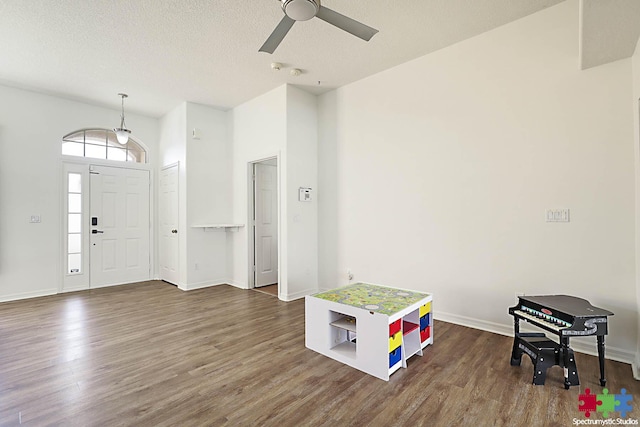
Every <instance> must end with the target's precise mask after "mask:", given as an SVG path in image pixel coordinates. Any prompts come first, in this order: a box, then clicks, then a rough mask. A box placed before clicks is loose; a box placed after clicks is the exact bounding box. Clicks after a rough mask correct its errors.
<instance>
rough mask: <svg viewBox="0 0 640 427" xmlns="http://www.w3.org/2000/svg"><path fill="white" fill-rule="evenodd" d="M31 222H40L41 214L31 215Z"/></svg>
mask: <svg viewBox="0 0 640 427" xmlns="http://www.w3.org/2000/svg"><path fill="white" fill-rule="evenodd" d="M29 222H30V223H32V224H38V223H39V222H40V215H31V218H29Z"/></svg>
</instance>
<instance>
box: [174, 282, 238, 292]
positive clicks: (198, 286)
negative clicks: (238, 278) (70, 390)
mask: <svg viewBox="0 0 640 427" xmlns="http://www.w3.org/2000/svg"><path fill="white" fill-rule="evenodd" d="M226 284H227V281H226V280H216V281H213V282H210V281H207V282H200V283H188V284H180V285H178V289H181V290H183V291H193V290H196V289H203V288H210V287H211V286H219V285H226Z"/></svg>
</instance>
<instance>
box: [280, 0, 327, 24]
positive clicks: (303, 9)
mask: <svg viewBox="0 0 640 427" xmlns="http://www.w3.org/2000/svg"><path fill="white" fill-rule="evenodd" d="M282 10H284V13H285V14H286V15H287V16H288V17H289V18H291V19H293V20H294V21H308V20H309V19H311V18H313V17H314V16H316V13H318V10H320V0H282Z"/></svg>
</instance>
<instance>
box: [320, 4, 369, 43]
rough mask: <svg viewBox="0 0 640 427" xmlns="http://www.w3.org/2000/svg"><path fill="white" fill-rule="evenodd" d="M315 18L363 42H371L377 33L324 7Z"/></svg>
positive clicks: (321, 7)
mask: <svg viewBox="0 0 640 427" xmlns="http://www.w3.org/2000/svg"><path fill="white" fill-rule="evenodd" d="M316 17H318V18H320V19H322V20H323V21H325V22H328V23H329V24H331V25H334V26H336V27H338V28H340V29H341V30H344V31H346V32H347V33H351V34H353V35H354V36H356V37H360V38H361V39H362V40H365V41H369V40H371V37H373V36H374V35H375V34H376V33H377V32H378V30H376V29H375V28H371V27H369V26H368V25H364V24H362V23H360V22H358V21H356V20H355V19H351V18H349V17H346V16H344V15H342V14H340V13H338V12H336V11H334V10H331V9H329V8H326V7H324V6H320V10H318V13H317V14H316Z"/></svg>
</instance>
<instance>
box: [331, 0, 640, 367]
mask: <svg viewBox="0 0 640 427" xmlns="http://www.w3.org/2000/svg"><path fill="white" fill-rule="evenodd" d="M577 8H578V3H577V1H575V0H571V1H568V2H564V3H562V4H559V5H557V6H554V7H551V8H549V9H546V10H544V11H542V12H539V13H537V14H534V15H531V16H528V17H526V18H523V19H521V20H519V21H516V22H514V23H511V24H508V25H505V26H503V27H500V28H498V29H496V30H493V31H490V32H488V33H485V34H482V35H480V36H478V37H475V38H472V39H470V40H467V41H464V42H461V43H459V44H456V45H454V46H452V47H449V48H446V49H443V50H440V51H438V52H435V53H433V54H430V55H428V56H425V57H422V58H419V59H417V60H414V61H411V62H409V63H406V64H404V65H401V66H398V67H396V68H393V69H390V70H388V71H385V72H382V73H379V74H377V75H374V76H372V77H369V78H367V79H364V80H361V81H358V82H356V83H353V84H350V85H347V86H345V87H343V88H340V89H338V90H336V91H335V92H334V93H329V94H326V95H323V96H322V97H321V100H320V103H319V106H320V114H319V117H320V124H319V128H320V131H319V135H320V140H319V142H318V147H319V151H320V153H319V159H320V182H319V187H320V189H321V191H322V195H323V197H322V198H321V200H322V202H321V203H327V204H329V206H327V205H324V206H322V207H321V212H322V213H323V214H324V213H329V216H328V217H326V218H325V217H324V215H322V216H321V217H320V236H321V237H320V248H321V252H320V266H321V273H320V277H321V278H322V280H323V281H322V282H321V283H320V286H321V288H331V287H333V286H335V285H336V284H337V285H344V284H346V282H347V280H346V271H347V269H351V270H352V271H353V273H354V275H355V277H354V279H355V281H366V282H373V283H381V284H388V285H392V286H398V287H404V288H410V289H416V290H421V291H427V292H432V293H433V294H434V314H435V315H436V317H438V318H440V319H444V320H449V321H454V322H457V323H462V324H468V325H471V326H475V327H480V328H484V329H488V330H494V331H497V332H501V333H505V334H511V333H512V326H511V325H512V319H511V317H510V316H508V313H507V309H508V307H509V306H512V305H514V304H515V301H516V298H515V294H516V292H525V293H526V294H555V293H559V294H570V295H577V296H581V297H584V298H586V299H588V300H590V301H591V302H592V303H593V304H594V305H596V306H600V307H604V308H607V309H610V310H611V311H613V312H614V313H615V316H613V318H612V319H611V323H610V334H609V337H608V339H607V344H608V345H607V352H608V356H610V357H612V358H617V359H622V360H626V361H631V360H633V357H634V353H635V351H636V348H637V344H636V343H637V339H638V332H637V329H638V320H637V308H638V307H637V299H636V285H635V279H636V272H635V252H634V244H635V241H634V234H635V228H634V220H635V217H634V209H635V206H634V146H633V131H632V129H633V118H632V113H631V109H630V98H631V93H632V88H631V61H630V60H623V61H618V62H615V63H612V64H609V65H605V66H601V67H596V68H593V69H589V70H587V71H580V70H579V60H578V39H577V36H576V35H577V34H578V28H577V26H578V9H577ZM334 171H335V172H334ZM329 191H332V192H334V194H333V195H326V193H327V192H329ZM552 208H569V209H570V210H571V222H570V223H546V222H545V219H544V218H545V210H546V209H552ZM334 211H335V212H336V214H335V216H333V215H332V214H331V212H334ZM333 254H336V255H333ZM574 341H575V342H572V343H573V345H574V347H575V348H577V349H583V347H584V348H586V349H589V350H590V351H595V345H592V341H595V340H586V339H584V340H574ZM581 343H584V344H581Z"/></svg>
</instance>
